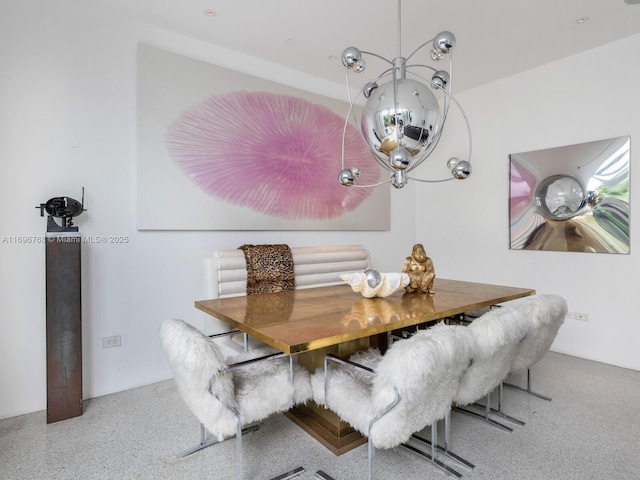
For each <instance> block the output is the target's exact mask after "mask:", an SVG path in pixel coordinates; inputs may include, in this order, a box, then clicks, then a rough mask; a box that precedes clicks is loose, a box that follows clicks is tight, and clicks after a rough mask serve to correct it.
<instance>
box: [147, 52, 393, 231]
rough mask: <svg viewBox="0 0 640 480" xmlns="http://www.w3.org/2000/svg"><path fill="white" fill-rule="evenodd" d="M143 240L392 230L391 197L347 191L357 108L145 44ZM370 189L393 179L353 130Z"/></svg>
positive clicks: (355, 159) (380, 191)
mask: <svg viewBox="0 0 640 480" xmlns="http://www.w3.org/2000/svg"><path fill="white" fill-rule="evenodd" d="M137 61H138V85H137V96H138V98H137V107H138V110H137V116H138V118H137V120H138V175H137V186H138V228H139V229H140V230H388V229H389V223H390V194H389V188H385V187H384V186H383V187H380V188H375V189H364V188H353V187H344V186H342V185H340V183H339V182H338V174H339V172H340V170H341V168H342V167H341V146H342V135H343V129H344V128H345V118H344V116H345V114H346V113H347V111H348V104H347V103H346V102H342V101H339V100H335V99H331V98H328V97H323V96H320V95H315V94H312V93H309V92H304V91H302V90H298V89H294V88H291V87H288V86H285V85H281V84H278V83H275V82H270V81H267V80H264V79H261V78H258V77H254V76H250V75H247V74H244V73H240V72H236V71H233V70H229V69H226V68H222V67H219V66H216V65H212V64H210V63H206V62H202V61H198V60H194V59H192V58H188V57H185V56H181V55H177V54H174V53H170V52H166V51H163V50H160V49H157V48H154V47H150V46H146V45H138V57H137ZM345 151H347V152H348V155H349V163H352V164H357V165H362V167H363V168H362V172H363V175H367V176H368V178H365V179H364V181H365V182H367V183H375V182H376V181H378V179H379V177H380V175H381V171H380V168H379V167H378V166H377V164H376V162H375V160H374V159H373V157H372V156H371V153H370V152H369V150H368V148H367V147H366V144H365V143H364V141H363V140H362V138H361V135H360V133H359V132H357V131H356V129H355V128H354V127H353V126H351V125H349V126H348V127H347V132H346V147H345Z"/></svg>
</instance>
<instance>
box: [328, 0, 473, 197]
mask: <svg viewBox="0 0 640 480" xmlns="http://www.w3.org/2000/svg"><path fill="white" fill-rule="evenodd" d="M400 18H401V0H398V56H397V57H396V58H394V59H393V60H387V59H386V58H383V57H381V56H380V55H377V54H374V53H371V52H365V51H361V50H359V49H357V48H355V47H349V48H347V49H346V50H345V51H344V52H343V54H342V63H343V65H344V66H345V67H346V77H347V91H348V94H349V105H350V108H349V113H348V114H347V118H346V119H345V126H344V130H343V136H342V170H341V171H340V174H339V176H338V180H339V182H340V183H341V184H342V185H345V186H357V187H373V186H377V185H382V184H384V183H387V182H390V183H391V184H392V185H393V186H394V187H396V188H402V187H404V186H405V185H406V184H407V182H408V180H409V179H411V180H416V181H420V182H443V181H448V180H453V179H460V180H462V179H465V178H467V177H468V176H469V175H471V163H470V159H471V129H470V126H469V120H468V119H467V116H466V114H465V113H464V111H463V110H462V107H461V106H460V104H459V103H458V101H457V100H456V99H455V98H454V97H453V95H452V94H451V83H452V78H451V74H450V73H449V72H451V71H452V67H453V55H452V49H453V47H454V46H455V43H456V39H455V36H454V35H453V33H451V32H448V31H443V32H441V33H439V34H438V35H436V36H435V37H434V38H432V39H430V40H428V41H427V42H425V43H424V44H422V45H420V46H419V47H418V48H417V49H416V50H414V51H413V53H412V54H411V55H409V56H408V57H406V58H404V57H402V56H401V52H400V32H401V25H400ZM429 44H431V46H432V49H431V55H430V58H431V59H432V60H433V61H439V60H441V59H443V58H444V57H445V56H447V55H448V57H449V72H447V71H445V70H439V69H435V68H434V67H431V66H428V65H418V64H416V65H410V64H407V62H408V61H409V59H411V57H412V56H413V55H414V54H416V53H417V52H418V51H420V50H421V49H422V48H423V47H425V46H427V45H429ZM364 54H368V55H372V56H375V57H377V58H379V59H381V60H383V61H384V62H387V63H389V64H390V65H391V67H390V68H389V69H387V70H385V71H384V72H382V73H381V74H380V75H379V76H378V78H377V79H376V80H374V81H372V82H369V83H367V84H366V85H365V86H364V87H363V88H362V90H361V92H360V93H359V94H358V96H357V97H355V98H352V97H351V90H350V85H349V71H353V72H355V73H360V72H362V71H364V70H365V67H366V65H365V62H364V59H363V55H364ZM420 69H426V70H428V71H429V72H428V74H429V75H430V77H425V76H424V74H422V73H420ZM407 74H409V75H411V77H413V78H407ZM388 77H391V78H390V79H388ZM385 80H386V81H385ZM420 80H421V81H422V82H421V81H420ZM434 92H436V93H438V94H439V96H440V97H441V98H442V100H441V101H442V106H441V105H440V102H438V99H437V98H436V95H435V93H434ZM360 95H362V96H364V98H366V99H367V101H366V103H365V106H364V110H363V112H362V117H361V119H360V125H358V124H357V123H358V122H357V119H356V118H355V110H354V105H355V104H356V102H357V100H358V99H359V98H360ZM452 103H453V104H455V106H456V107H457V109H458V111H459V112H460V114H461V115H462V117H463V118H464V121H465V125H466V128H467V135H468V152H467V159H466V160H460V159H459V158H457V157H452V158H450V159H449V160H448V161H447V168H448V169H449V170H450V171H451V176H450V177H448V178H445V179H440V180H424V179H420V178H417V177H415V176H414V175H410V172H412V171H413V170H414V169H415V168H417V167H418V166H419V165H420V164H422V162H424V160H426V158H427V157H429V156H430V155H431V153H432V152H433V151H434V150H435V148H436V146H437V145H438V142H439V141H440V138H441V135H442V132H443V129H444V125H445V122H446V120H447V116H448V114H449V106H450V105H451V104H452ZM350 118H352V119H353V121H354V122H355V123H356V127H359V130H360V132H361V135H362V138H363V139H364V141H365V142H366V143H367V145H368V146H369V148H370V150H371V152H372V154H373V156H374V158H375V159H376V161H377V163H378V164H379V165H380V166H381V167H382V168H383V169H385V170H387V171H388V172H390V174H391V175H390V178H389V179H387V180H384V181H382V182H380V183H376V184H373V185H357V184H356V179H357V177H358V176H359V175H360V169H359V168H358V167H351V168H345V166H344V158H345V153H348V152H345V136H346V131H347V125H348V122H349V119H350Z"/></svg>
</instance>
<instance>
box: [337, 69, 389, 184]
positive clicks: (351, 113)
mask: <svg viewBox="0 0 640 480" xmlns="http://www.w3.org/2000/svg"><path fill="white" fill-rule="evenodd" d="M346 71H347V74H346V77H347V92H348V93H347V95H348V97H349V111H348V112H347V115H346V116H345V119H344V125H343V127H342V143H341V145H340V163H341V168H342V170H344V168H345V167H344V154H345V140H346V137H347V128H348V125H349V117H350V116H351V119H352V120H353V123H354V125H355V127H356V131H357V132H358V133H359V134H360V137H361V138H362V140H363V141H364V142H365V143H367V141H366V140H365V138H364V134H363V133H362V129H361V128H358V119H357V118H356V112H355V109H354V108H353V106H354V105H355V102H357V101H358V98H360V95H362V92H360V93H358V95H357V96H356V97H355V98H353V97H352V96H351V89H350V85H349V69H348V68H347V69H346ZM389 71H391V69H389V70H387V72H389ZM369 149H370V150H371V148H369ZM371 153H372V155H373V158H374V159H375V161H376V162H377V163H378V165H380V166H381V167H382V168H383V169H385V170H387V171H389V172H392V173H393V169H392V168H391V166H389V165H388V164H387V163H386V162H384V161H383V160H382V159H381V158H380V157H378V155H376V153H375V152H374V151H371ZM387 181H390V180H387ZM382 183H386V181H385V182H382ZM378 185H381V183H378V184H375V185H369V186H371V187H375V186H378Z"/></svg>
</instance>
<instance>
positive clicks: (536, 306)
mask: <svg viewBox="0 0 640 480" xmlns="http://www.w3.org/2000/svg"><path fill="white" fill-rule="evenodd" d="M516 308H517V309H518V310H519V311H520V312H521V313H522V314H523V315H524V317H525V318H526V320H528V321H529V322H531V328H530V330H529V332H528V333H527V335H526V336H525V338H524V339H523V340H522V341H521V342H520V343H519V345H518V348H517V350H516V353H515V356H514V358H513V362H512V363H511V370H510V372H509V373H516V374H517V373H522V372H524V371H526V375H527V385H526V387H525V388H522V387H519V386H517V385H513V384H511V383H505V386H508V387H512V388H517V389H519V390H522V391H525V392H527V393H530V394H532V395H535V396H537V397H540V398H542V399H544V400H551V398H550V397H547V396H545V395H542V394H540V393H536V392H534V391H532V390H531V367H532V366H533V365H534V364H536V363H537V362H538V361H539V360H540V359H541V358H542V357H543V356H544V355H545V354H546V353H547V352H548V351H549V348H551V344H552V343H553V341H554V340H555V338H556V335H557V334H558V330H559V329H560V327H561V326H562V324H563V323H564V319H565V316H566V315H567V302H566V300H565V299H564V298H562V297H561V296H559V295H550V294H545V295H539V296H537V297H535V298H532V299H530V300H527V301H526V302H524V303H522V304H521V305H519V306H517V307H516Z"/></svg>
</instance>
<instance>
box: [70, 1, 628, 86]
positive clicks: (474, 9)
mask: <svg viewBox="0 0 640 480" xmlns="http://www.w3.org/2000/svg"><path fill="white" fill-rule="evenodd" d="M75 1H78V2H79V1H82V3H83V4H84V5H85V6H86V5H87V4H88V5H91V6H92V7H93V8H94V9H95V10H97V11H102V9H106V10H108V11H110V12H112V13H115V14H117V15H124V16H127V17H130V18H133V19H136V20H139V21H142V22H145V23H148V24H152V25H155V26H158V27H162V28H163V29H167V30H170V31H174V32H177V33H180V34H184V35H187V36H189V37H193V38H196V39H199V40H202V41H205V42H209V43H212V44H215V45H218V46H222V47H226V48H228V49H232V50H236V51H239V52H242V53H244V54H248V55H251V56H255V57H260V58H262V59H266V60H268V61H270V62H273V63H276V64H280V65H283V66H286V67H289V68H292V69H295V70H300V71H303V72H306V73H308V74H311V75H314V76H317V77H320V78H323V79H326V80H329V81H333V82H336V83H344V78H345V77H344V75H345V74H344V67H343V66H342V62H341V61H340V56H341V54H342V51H343V50H344V49H345V48H346V47H349V46H356V47H358V48H360V49H361V50H366V51H370V52H374V53H377V54H379V55H381V56H383V57H385V58H388V59H392V58H393V57H396V56H398V15H397V13H398V6H397V2H396V1H394V0H348V1H345V0H323V1H321V2H320V1H315V0H314V1H311V0H269V1H267V0H189V1H184V0H75ZM626 1H627V2H628V3H637V2H638V1H639V0H626ZM209 10H213V11H215V15H214V16H209V15H207V14H206V12H207V11H209ZM585 17H588V21H586V22H584V23H579V22H578V21H577V20H578V19H580V18H585ZM401 24H402V35H401V53H402V56H407V55H409V54H410V53H411V52H412V51H413V50H414V49H415V48H417V47H418V46H419V45H421V44H423V43H424V42H426V41H428V40H429V39H431V38H432V37H433V36H435V35H436V34H437V33H438V32H440V31H442V30H450V31H451V32H453V33H454V34H455V36H456V38H457V45H456V48H455V50H454V70H455V72H454V78H453V81H454V83H453V89H454V91H457V92H460V91H464V90H467V89H470V88H473V87H477V86H479V85H482V84H486V83H489V82H492V81H495V80H498V79H500V78H504V77H508V76H511V75H514V74H517V73H519V72H522V71H525V70H528V69H531V68H535V67H537V66H539V65H543V64H546V63H549V62H553V61H556V60H559V59H562V58H565V57H568V56H571V55H574V54H577V53H580V52H582V51H585V50H589V49H592V48H594V47H598V46H600V45H603V44H606V43H610V42H613V41H616V40H619V39H622V38H624V37H627V36H630V35H634V34H637V33H640V5H637V4H627V3H625V0H534V1H524V0H481V1H478V0H475V1H474V0H404V1H403V2H402V21H401ZM429 51H430V49H429V48H425V49H424V50H422V51H421V53H420V54H417V55H416V56H415V57H413V58H412V60H413V63H429V62H430V60H429V58H428V55H429ZM422 52H424V53H422ZM330 56H335V57H337V58H336V59H333V60H331V59H329V57H330ZM369 58H371V57H369ZM369 58H367V62H368V64H369V67H370V68H369V70H367V71H366V72H365V73H369V75H366V77H368V78H366V79H365V78H364V77H363V83H364V82H365V81H368V80H371V79H373V77H375V76H377V74H378V73H380V72H381V70H382V64H380V65H378V66H375V69H374V68H373V67H374V65H372V64H371V63H370V62H369ZM374 62H375V60H374ZM446 63H447V65H443V66H442V67H440V66H438V68H444V69H446V70H448V62H446ZM594 68H597V65H594ZM363 75H365V74H363Z"/></svg>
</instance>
